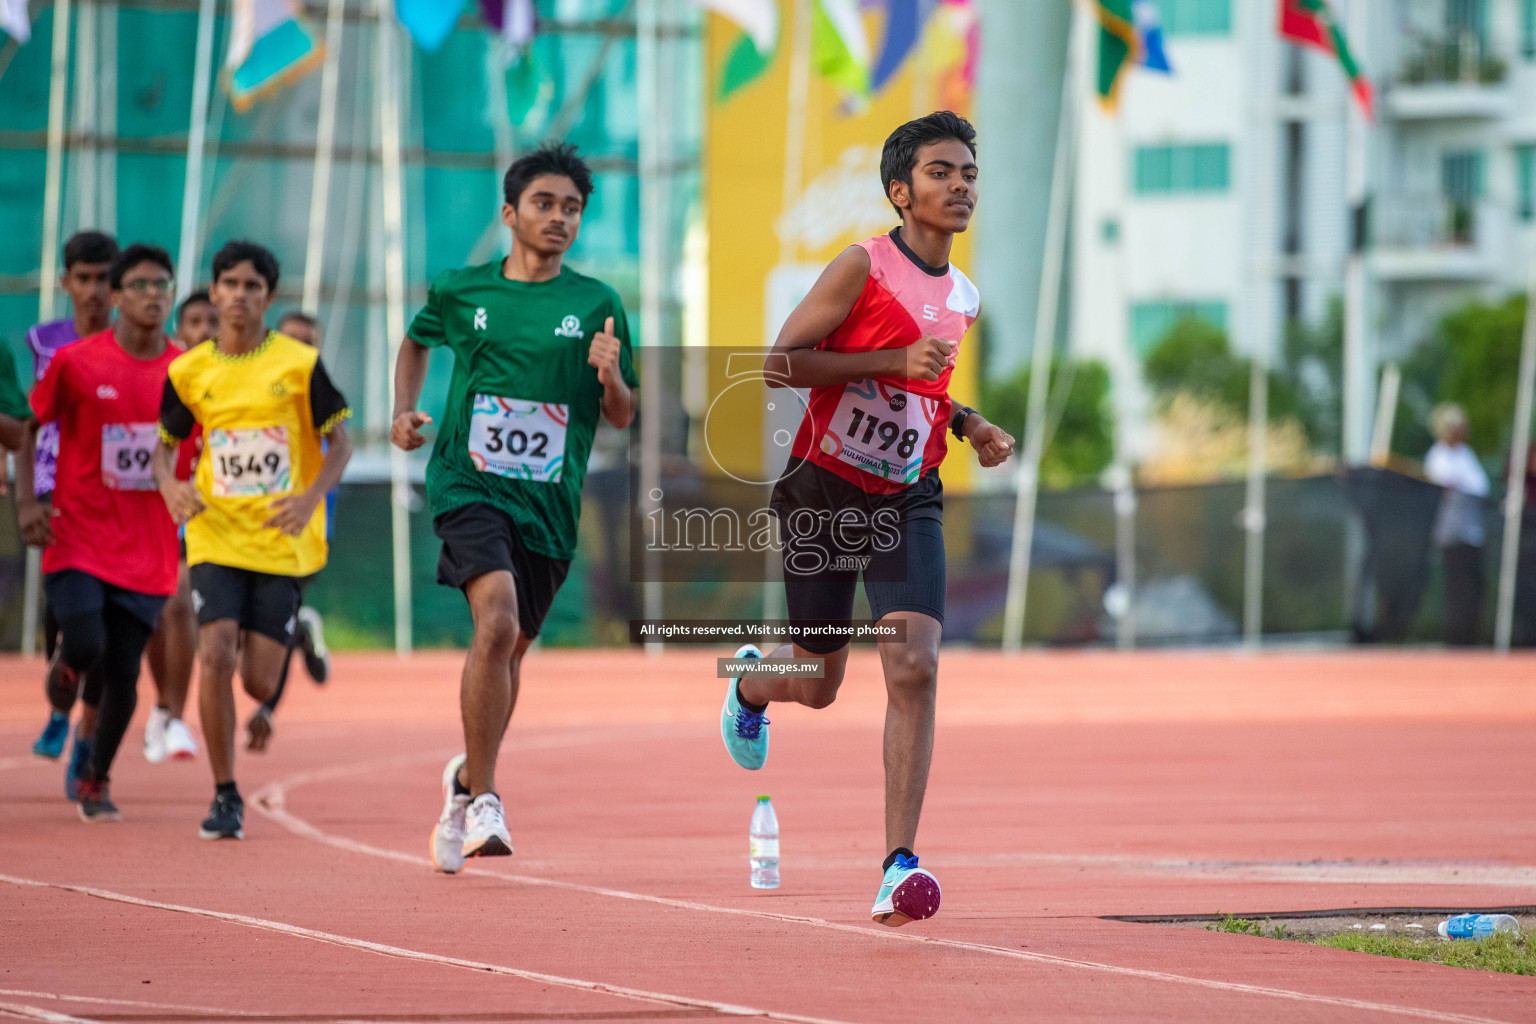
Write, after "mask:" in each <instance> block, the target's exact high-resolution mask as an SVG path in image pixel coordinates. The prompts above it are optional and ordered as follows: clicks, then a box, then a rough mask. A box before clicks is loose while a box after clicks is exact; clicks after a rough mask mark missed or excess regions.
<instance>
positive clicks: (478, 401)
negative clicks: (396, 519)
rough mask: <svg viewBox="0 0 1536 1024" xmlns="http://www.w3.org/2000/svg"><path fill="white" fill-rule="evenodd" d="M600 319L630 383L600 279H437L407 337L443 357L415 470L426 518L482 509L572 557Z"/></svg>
mask: <svg viewBox="0 0 1536 1024" xmlns="http://www.w3.org/2000/svg"><path fill="white" fill-rule="evenodd" d="M610 316H611V317H613V320H614V334H615V335H617V336H618V339H619V343H620V345H621V346H622V348H621V350H620V356H619V366H620V370H621V372H622V374H623V377H624V381H625V383H627V384H628V385H629V386H630V387H637V386H638V385H639V380H638V379H637V378H636V377H635V369H634V357H633V355H632V353H631V352H630V347H629V324H628V323H627V321H626V320H625V318H624V306H623V304H622V303H621V302H620V301H619V296H618V294H617V293H616V292H614V290H613V289H612V288H610V287H608V286H607V285H606V284H603V283H602V282H601V281H598V280H596V279H594V278H590V277H586V276H585V275H582V274H578V273H576V272H575V271H574V270H571V269H570V268H568V267H566V268H563V269H562V270H561V271H560V275H559V276H558V277H555V278H553V279H551V280H549V281H539V282H536V283H531V282H527V281H509V280H507V279H506V278H505V277H503V276H502V272H501V261H500V260H495V261H493V262H490V263H486V264H483V265H481V266H478V267H464V268H463V269H460V270H447V271H444V272H443V273H442V274H439V275H438V278H437V280H436V281H434V282H433V283H432V291H431V292H430V293H429V294H428V295H427V304H426V306H424V307H423V308H422V310H421V312H420V313H417V314H416V319H415V320H414V321H412V323H411V329H410V330H409V331H408V332H407V333H408V334H409V335H410V336H411V338H413V339H414V340H416V341H417V342H420V343H421V344H423V345H426V346H428V347H429V348H436V347H438V346H439V345H447V346H448V348H450V349H451V350H452V351H453V355H454V363H453V379H452V380H451V381H450V383H449V385H448V406H447V408H446V409H445V410H444V412H443V422H442V423H441V424H440V425H439V428H438V433H437V443H436V444H435V445H434V446H433V448H432V460H431V462H429V463H428V464H427V501H428V503H429V504H430V505H431V508H432V514H433V516H440V515H442V514H443V513H444V512H448V511H450V510H452V509H455V508H459V507H460V506H462V505H468V504H470V503H471V502H477V501H478V502H485V503H487V504H490V505H493V506H495V507H496V508H499V509H501V510H502V511H503V512H505V513H507V515H509V516H511V517H512V521H513V522H514V523H515V524H516V525H517V528H518V532H519V535H520V536H521V538H522V541H523V543H524V544H525V545H527V547H528V549H529V550H531V551H535V552H537V553H539V554H542V555H546V556H548V557H550V558H565V559H569V558H571V557H573V556H574V555H575V553H576V523H577V520H578V519H579V518H580V515H581V484H582V481H583V480H584V479H585V478H586V475H587V459H588V458H589V457H590V456H591V454H592V437H593V435H594V434H595V433H596V432H597V421H598V417H600V416H601V415H602V400H603V386H602V384H601V383H599V382H598V379H597V368H596V367H593V366H589V365H588V364H587V352H588V350H589V349H590V348H591V345H592V336H593V335H594V334H596V333H597V332H598V331H601V330H602V329H603V324H604V321H605V320H606V318H608V317H610ZM561 435H563V436H564V446H563V451H562V450H560V446H559V438H560V436H561ZM562 457H563V461H562Z"/></svg>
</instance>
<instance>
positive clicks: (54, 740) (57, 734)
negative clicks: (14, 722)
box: [32, 711, 69, 761]
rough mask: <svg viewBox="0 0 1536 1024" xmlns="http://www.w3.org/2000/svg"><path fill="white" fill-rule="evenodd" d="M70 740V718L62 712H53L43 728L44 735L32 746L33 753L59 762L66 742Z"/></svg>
mask: <svg viewBox="0 0 1536 1024" xmlns="http://www.w3.org/2000/svg"><path fill="white" fill-rule="evenodd" d="M67 739H69V716H68V715H66V714H65V713H64V712H62V711H53V712H50V713H49V715H48V724H47V725H45V726H43V731H42V733H41V734H40V735H39V736H38V737H37V740H36V741H35V742H34V743H33V744H32V753H34V754H36V755H37V756H38V757H46V758H47V759H48V760H50V761H57V760H58V759H59V755H60V754H62V753H64V741H65V740H67Z"/></svg>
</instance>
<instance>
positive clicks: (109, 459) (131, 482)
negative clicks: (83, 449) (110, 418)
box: [101, 423, 160, 491]
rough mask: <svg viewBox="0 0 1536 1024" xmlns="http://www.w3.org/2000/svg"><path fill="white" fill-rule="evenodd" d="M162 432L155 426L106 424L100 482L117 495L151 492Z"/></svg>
mask: <svg viewBox="0 0 1536 1024" xmlns="http://www.w3.org/2000/svg"><path fill="white" fill-rule="evenodd" d="M159 443H160V430H159V428H158V427H157V426H156V425H155V424H153V423H105V424H103V425H102V428H101V482H102V484H103V485H104V486H106V487H109V488H111V489H112V490H114V491H152V490H154V489H155V476H154V473H153V472H152V471H151V470H150V461H151V459H152V458H153V456H154V452H155V445H157V444H159Z"/></svg>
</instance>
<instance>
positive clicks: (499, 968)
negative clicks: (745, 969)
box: [0, 874, 848, 1024]
mask: <svg viewBox="0 0 1536 1024" xmlns="http://www.w3.org/2000/svg"><path fill="white" fill-rule="evenodd" d="M0 882H6V883H8V884H10V885H17V886H24V887H28V888H33V889H57V890H60V891H62V892H72V893H77V894H79V895H81V896H91V897H94V898H95V899H99V900H107V901H109V902H112V903H125V904H127V905H129V906H133V907H146V908H148V909H151V910H165V911H169V912H171V913H177V914H191V915H193V916H195V917H205V918H209V919H211V920H214V921H224V922H226V923H228V924H236V925H240V926H242V927H245V928H254V929H257V930H259V931H268V932H276V933H278V934H280V935H290V936H293V937H295V938H300V939H309V940H311V941H314V942H323V943H326V944H328V945H332V946H341V947H343V948H346V949H357V950H362V951H364V952H367V953H377V954H379V955H380V956H388V957H395V958H398V959H401V960H415V961H418V962H421V963H429V964H440V965H443V966H445V967H461V968H464V969H466V970H471V971H484V972H486V973H489V974H499V975H503V976H505V977H511V978H521V979H523V980H524V981H534V982H538V983H539V984H541V985H554V986H558V987H560V988H570V989H577V990H580V991H584V992H597V993H600V994H603V995H611V996H619V997H621V998H624V999H635V1000H640V1001H642V1002H648V1003H656V1004H659V1005H663V1006H680V1007H687V1008H689V1009H696V1010H713V1011H714V1012H716V1013H723V1014H728V1015H730V1016H733V1017H763V1018H765V1019H767V1020H780V1021H786V1022H790V1024H848V1022H847V1021H837V1020H830V1019H828V1018H825V1017H806V1016H802V1015H799V1014H793V1013H779V1012H776V1011H773V1010H764V1009H759V1008H757V1007H752V1006H739V1005H737V1004H735V1003H721V1002H716V1001H715V1000H712V999H695V998H693V997H691V996H679V995H673V994H671V993H668V992H651V991H648V990H646V989H640V988H630V987H629V986H627V985H613V984H609V983H608V982H603V981H586V980H584V979H582V978H567V977H564V976H562V975H558V974H545V973H543V972H541V971H525V970H523V969H521V968H518V967H507V966H505V965H503V964H491V963H484V962H481V961H478V960H464V959H461V958H459V957H452V956H442V955H440V954H437V953H426V952H422V951H421V950H416V949H406V948H405V947H403V946H391V945H388V944H386V943H382V942H372V941H370V940H368V939H357V938H353V937H351V936H349V935H338V934H336V933H334V932H323V931H320V930H318V929H315V928H305V927H302V926H301V925H296V924H287V923H285V922H282V921H271V920H268V919H266V918H262V917H251V916H249V915H247V914H230V913H226V912H225V911H222V910H206V909H204V908H202V907H188V906H184V905H182V904H177V903H161V902H160V901H159V900H147V899H142V898H140V897H138V896H129V895H127V894H126V893H120V892H112V891H111V890H108V889H96V888H93V887H91V886H88V885H70V884H68V883H65V882H46V881H40V880H38V879H35V878H19V877H17V876H15V875H4V874H0ZM4 1005H5V1004H0V1008H3V1007H4ZM23 1009H27V1010H34V1009H36V1008H35V1007H24V1008H23ZM38 1012H42V1013H47V1012H49V1011H46V1010H43V1011H38ZM38 1019H44V1020H76V1019H77V1018H73V1017H68V1016H63V1015H60V1016H57V1017H44V1018H38Z"/></svg>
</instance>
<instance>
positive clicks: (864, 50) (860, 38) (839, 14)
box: [811, 0, 870, 100]
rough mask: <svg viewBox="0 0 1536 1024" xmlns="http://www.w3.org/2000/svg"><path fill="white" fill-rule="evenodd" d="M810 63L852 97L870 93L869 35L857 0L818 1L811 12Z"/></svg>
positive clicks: (860, 98)
mask: <svg viewBox="0 0 1536 1024" xmlns="http://www.w3.org/2000/svg"><path fill="white" fill-rule="evenodd" d="M811 66H812V67H814V68H815V69H816V73H817V74H818V75H820V76H821V77H822V78H825V79H827V80H828V81H830V82H834V83H836V84H837V85H838V86H839V87H840V88H841V89H842V90H843V93H844V94H845V95H846V96H848V97H850V98H853V99H858V100H862V99H865V98H867V97H868V96H869V67H870V51H869V37H868V36H867V35H865V34H864V18H863V15H861V14H860V13H859V7H858V4H857V3H856V2H855V0H816V6H815V10H814V12H813V13H812V15H811Z"/></svg>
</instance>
